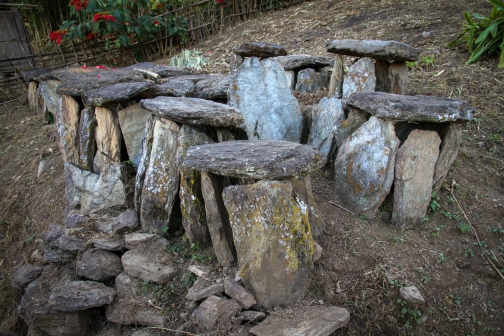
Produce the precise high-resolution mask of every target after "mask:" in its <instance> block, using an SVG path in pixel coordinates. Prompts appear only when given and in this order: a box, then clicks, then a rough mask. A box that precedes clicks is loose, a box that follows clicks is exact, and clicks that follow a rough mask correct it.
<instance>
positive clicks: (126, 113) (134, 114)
mask: <svg viewBox="0 0 504 336" xmlns="http://www.w3.org/2000/svg"><path fill="white" fill-rule="evenodd" d="M151 114H152V112H150V111H148V110H146V109H144V108H142V107H141V106H140V103H138V104H135V105H132V106H129V107H127V108H125V109H124V110H120V111H118V112H117V116H118V118H119V125H120V127H121V132H122V136H123V138H124V143H125V145H126V150H127V151H128V157H129V159H130V161H131V162H133V167H134V168H137V167H138V165H139V163H140V158H141V157H142V136H143V134H144V129H145V123H146V122H147V119H149V117H150V116H151Z"/></svg>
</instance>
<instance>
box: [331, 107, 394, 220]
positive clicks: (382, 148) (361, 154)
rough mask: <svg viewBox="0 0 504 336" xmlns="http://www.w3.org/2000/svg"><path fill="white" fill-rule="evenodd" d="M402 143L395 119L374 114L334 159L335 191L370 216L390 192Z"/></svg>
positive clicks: (351, 208)
mask: <svg viewBox="0 0 504 336" xmlns="http://www.w3.org/2000/svg"><path fill="white" fill-rule="evenodd" d="M398 146H399V139H397V137H396V135H395V131H394V124H393V123H392V122H391V121H386V120H382V119H378V118H376V117H371V118H370V119H369V120H368V121H367V122H366V123H364V124H363V125H362V126H361V127H360V128H359V129H358V130H357V131H355V132H354V133H353V134H352V135H350V137H348V138H347V139H346V140H345V141H344V142H343V144H342V145H341V147H340V148H339V151H338V156H337V157H336V161H335V162H334V192H335V193H336V195H338V196H339V197H340V199H341V200H343V202H344V203H345V204H346V206H347V207H348V208H349V209H350V210H352V211H354V212H358V213H363V214H364V215H365V216H367V217H368V218H372V217H374V215H375V212H376V210H377V209H378V207H379V206H380V204H381V203H382V202H383V200H384V199H385V197H386V196H387V194H388V193H389V191H390V188H391V186H392V182H393V181H394V164H395V158H396V153H397V148H398Z"/></svg>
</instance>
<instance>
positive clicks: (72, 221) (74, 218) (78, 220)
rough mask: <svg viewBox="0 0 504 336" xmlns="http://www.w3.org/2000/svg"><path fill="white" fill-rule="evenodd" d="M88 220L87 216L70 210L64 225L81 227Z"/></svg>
mask: <svg viewBox="0 0 504 336" xmlns="http://www.w3.org/2000/svg"><path fill="white" fill-rule="evenodd" d="M88 221H89V217H88V216H85V215H81V214H80V213H78V212H74V211H72V212H70V213H69V214H68V217H67V218H66V226H67V228H77V227H82V226H84V225H86V224H87V222H88Z"/></svg>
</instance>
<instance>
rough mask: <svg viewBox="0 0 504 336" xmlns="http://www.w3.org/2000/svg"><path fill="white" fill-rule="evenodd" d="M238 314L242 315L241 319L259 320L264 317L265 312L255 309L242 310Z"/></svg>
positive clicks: (246, 320)
mask: <svg viewBox="0 0 504 336" xmlns="http://www.w3.org/2000/svg"><path fill="white" fill-rule="evenodd" d="M238 316H243V321H245V322H248V321H252V322H260V321H262V320H264V319H265V318H266V314H265V313H263V312H258V311H255V310H244V311H242V312H241V313H240V314H238Z"/></svg>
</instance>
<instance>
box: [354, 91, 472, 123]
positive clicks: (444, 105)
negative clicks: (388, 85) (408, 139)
mask: <svg viewBox="0 0 504 336" xmlns="http://www.w3.org/2000/svg"><path fill="white" fill-rule="evenodd" d="M347 104H348V105H349V106H352V107H355V108H358V109H360V110H362V111H364V112H367V113H370V114H372V115H374V116H376V117H379V118H384V119H391V120H402V121H416V122H432V123H446V122H453V123H466V122H468V121H470V120H471V119H472V112H473V110H474V108H473V107H471V106H468V105H467V103H466V102H465V101H462V100H458V99H450V98H440V97H433V96H421V95H419V96H405V95H397V94H392V93H385V92H355V93H354V94H353V95H352V96H351V97H350V98H349V99H348V101H347Z"/></svg>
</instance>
